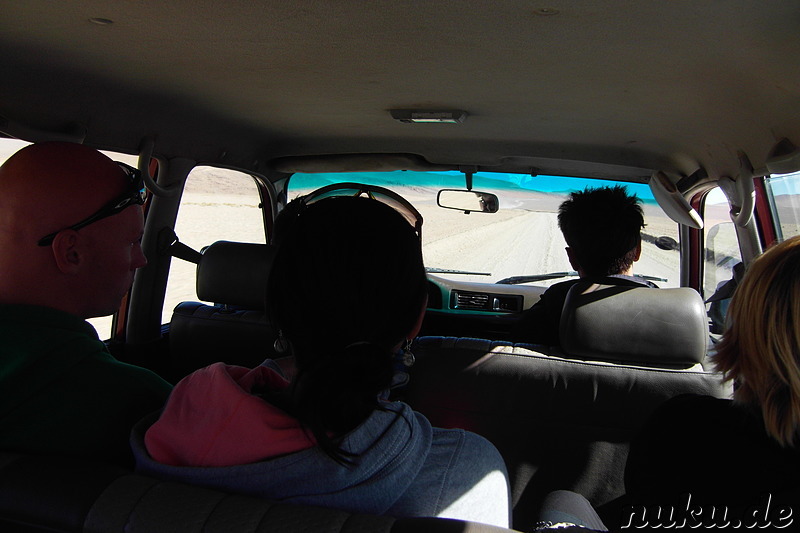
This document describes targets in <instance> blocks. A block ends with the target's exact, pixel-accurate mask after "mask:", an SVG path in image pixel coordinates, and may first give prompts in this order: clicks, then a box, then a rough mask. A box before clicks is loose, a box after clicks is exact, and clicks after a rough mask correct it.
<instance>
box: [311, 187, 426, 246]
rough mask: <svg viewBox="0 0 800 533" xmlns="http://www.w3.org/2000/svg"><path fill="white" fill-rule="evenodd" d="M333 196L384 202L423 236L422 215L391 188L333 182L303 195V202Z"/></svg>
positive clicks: (418, 234) (420, 236)
mask: <svg viewBox="0 0 800 533" xmlns="http://www.w3.org/2000/svg"><path fill="white" fill-rule="evenodd" d="M332 196H366V197H367V198H370V199H372V200H377V201H379V202H381V203H384V204H386V205H388V206H389V207H391V208H392V209H394V210H395V211H397V212H398V213H400V214H401V215H403V218H405V219H406V220H407V221H408V223H409V224H411V227H413V228H414V231H416V232H417V236H419V238H420V239H421V238H422V215H421V214H420V212H419V211H417V209H416V208H415V207H414V206H413V205H411V203H410V202H409V201H408V200H406V199H405V198H403V197H402V196H400V195H399V194H397V193H396V192H394V191H390V190H389V189H384V188H383V187H378V186H377V185H363V184H361V183H333V184H331V185H326V186H325V187H321V188H319V189H317V190H315V191H312V192H310V193H308V194H307V195H305V196H303V198H302V202H303V203H304V204H305V205H311V204H312V203H314V202H317V201H319V200H322V199H323V198H330V197H332Z"/></svg>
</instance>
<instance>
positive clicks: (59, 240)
mask: <svg viewBox="0 0 800 533" xmlns="http://www.w3.org/2000/svg"><path fill="white" fill-rule="evenodd" d="M79 245H80V236H79V235H78V232H77V231H75V230H70V229H67V230H63V231H60V232H59V233H58V235H56V238H55V239H53V243H52V244H51V245H50V249H51V250H52V251H53V258H54V259H55V261H56V266H58V269H59V270H60V271H61V272H62V273H64V274H74V273H76V272H77V271H78V270H79V269H80V267H81V265H82V264H83V253H82V252H81V248H80V246H79Z"/></svg>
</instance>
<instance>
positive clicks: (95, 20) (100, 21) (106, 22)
mask: <svg viewBox="0 0 800 533" xmlns="http://www.w3.org/2000/svg"><path fill="white" fill-rule="evenodd" d="M89 22H91V23H92V24H97V25H98V26H108V25H109V24H114V21H113V20H111V19H105V18H102V17H93V18H90V19H89Z"/></svg>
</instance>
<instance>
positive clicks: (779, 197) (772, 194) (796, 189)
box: [764, 172, 800, 241]
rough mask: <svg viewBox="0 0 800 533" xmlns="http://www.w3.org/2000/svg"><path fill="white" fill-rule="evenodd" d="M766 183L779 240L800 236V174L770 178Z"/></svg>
mask: <svg viewBox="0 0 800 533" xmlns="http://www.w3.org/2000/svg"><path fill="white" fill-rule="evenodd" d="M764 183H765V185H766V188H767V198H768V199H769V203H770V207H771V208H772V215H773V217H774V218H775V231H776V235H777V237H778V240H779V241H783V240H786V239H788V238H790V237H794V236H795V235H800V172H795V173H794V174H782V175H776V176H770V177H768V178H767V179H766V180H764Z"/></svg>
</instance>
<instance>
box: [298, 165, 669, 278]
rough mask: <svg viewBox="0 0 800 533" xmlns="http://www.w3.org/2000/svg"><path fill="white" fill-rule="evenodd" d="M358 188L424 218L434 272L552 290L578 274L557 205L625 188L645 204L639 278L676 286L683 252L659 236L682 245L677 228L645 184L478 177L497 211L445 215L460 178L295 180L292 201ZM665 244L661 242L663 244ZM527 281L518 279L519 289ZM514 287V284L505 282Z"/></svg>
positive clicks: (381, 175) (426, 251)
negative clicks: (399, 199) (440, 202)
mask: <svg viewBox="0 0 800 533" xmlns="http://www.w3.org/2000/svg"><path fill="white" fill-rule="evenodd" d="M341 182H354V183H361V184H369V185H378V186H381V187H385V188H387V189H390V190H392V191H394V192H396V193H398V194H400V195H401V196H403V197H404V198H405V199H407V200H408V201H409V202H411V203H412V204H413V205H414V207H416V208H417V210H418V211H419V212H420V213H421V214H422V216H423V218H424V224H423V230H422V249H423V256H424V259H425V265H426V266H427V267H428V271H429V272H431V273H434V274H436V275H438V276H442V277H445V278H450V279H456V280H461V281H473V282H483V283H497V282H498V281H503V280H507V278H516V277H519V276H544V275H549V274H552V276H550V277H549V278H548V279H532V280H530V281H529V283H533V284H536V285H550V284H552V283H557V282H559V281H563V280H564V279H565V278H566V277H569V276H571V275H574V272H571V271H572V268H571V267H570V264H569V261H568V260H567V255H566V253H565V252H564V248H565V247H566V243H565V242H564V238H563V237H562V235H561V232H560V231H559V229H558V221H557V212H558V206H559V205H560V204H561V202H563V201H564V200H565V199H566V198H567V196H568V195H569V193H570V192H573V191H579V190H583V189H584V188H586V187H603V186H613V185H622V186H624V187H626V188H627V189H628V192H629V193H635V194H636V195H637V196H638V197H639V198H640V199H641V200H642V207H643V210H644V214H645V223H646V227H645V229H644V231H643V232H642V237H643V242H642V258H641V259H640V260H639V261H638V262H637V263H635V264H634V272H635V274H637V275H642V276H647V277H649V278H651V279H654V281H655V283H656V284H657V285H658V286H660V287H677V286H679V285H680V279H679V265H680V262H679V252H678V250H677V246H672V247H670V246H667V247H668V248H672V249H668V250H664V249H661V248H659V247H657V246H655V241H656V239H657V238H659V237H669V238H671V239H674V241H672V242H677V239H678V227H677V224H676V223H675V222H673V221H672V220H670V219H669V218H668V217H667V216H666V215H665V214H664V212H663V211H662V210H661V208H660V207H659V206H658V204H657V203H656V201H655V199H654V198H653V196H652V194H651V192H650V188H649V187H648V186H647V185H643V184H637V183H625V182H614V181H608V180H595V179H585V178H569V177H561V176H530V175H526V174H501V173H488V172H487V173H476V174H475V175H474V177H473V189H474V190H476V191H482V192H490V193H494V194H496V195H497V197H498V199H499V202H500V209H499V210H498V211H497V212H496V213H479V212H472V213H470V214H465V213H463V212H461V211H455V210H452V209H443V208H441V207H439V206H437V203H436V195H437V193H438V191H439V190H440V189H463V188H464V187H465V178H464V174H462V173H460V172H413V171H397V172H356V173H336V174H294V175H293V176H292V177H291V178H290V181H289V187H288V192H289V194H288V197H289V200H292V199H294V198H296V197H297V196H299V195H303V194H307V193H309V192H311V191H313V190H315V189H317V188H319V187H322V186H325V185H329V184H332V183H341ZM662 242H663V239H662ZM520 281H522V282H524V281H525V280H519V279H515V280H512V281H511V282H514V283H519V282H520ZM506 282H508V281H506Z"/></svg>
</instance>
